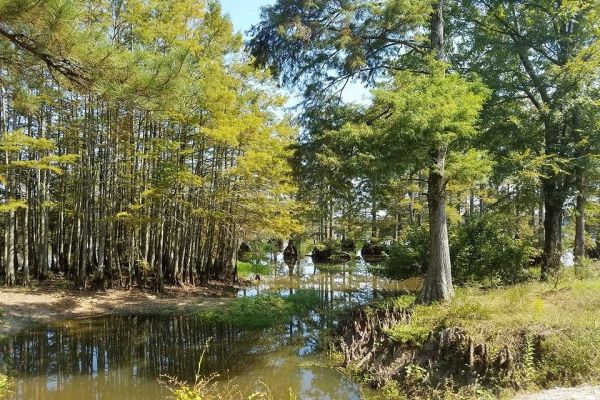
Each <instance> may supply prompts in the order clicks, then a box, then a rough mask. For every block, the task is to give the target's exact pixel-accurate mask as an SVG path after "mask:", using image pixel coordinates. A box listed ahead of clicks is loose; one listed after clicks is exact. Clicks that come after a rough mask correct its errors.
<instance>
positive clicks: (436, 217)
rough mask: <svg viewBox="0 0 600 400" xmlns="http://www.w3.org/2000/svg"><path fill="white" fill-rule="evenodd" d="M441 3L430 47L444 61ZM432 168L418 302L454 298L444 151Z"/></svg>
mask: <svg viewBox="0 0 600 400" xmlns="http://www.w3.org/2000/svg"><path fill="white" fill-rule="evenodd" d="M443 9H444V0H440V1H438V3H437V4H435V5H434V11H433V15H432V16H431V47H432V49H433V51H434V55H435V57H436V58H437V59H438V60H444V59H445V58H446V57H445V53H444V12H443ZM431 156H432V161H433V165H432V166H431V167H430V168H429V178H428V181H427V184H428V185H427V202H428V206H429V264H428V268H427V276H426V277H425V283H424V284H423V289H422V290H421V293H420V294H419V302H421V303H425V304H428V303H432V302H435V301H449V300H450V299H451V298H452V296H453V295H454V287H453V286H452V271H451V265H450V244H449V242H448V227H447V225H446V181H445V178H444V171H445V167H446V149H445V148H437V149H435V150H433V151H432V153H431Z"/></svg>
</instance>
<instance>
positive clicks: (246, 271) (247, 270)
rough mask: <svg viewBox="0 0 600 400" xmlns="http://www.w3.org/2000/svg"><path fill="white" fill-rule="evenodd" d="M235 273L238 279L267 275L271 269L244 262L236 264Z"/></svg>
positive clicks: (266, 266) (262, 265)
mask: <svg viewBox="0 0 600 400" xmlns="http://www.w3.org/2000/svg"><path fill="white" fill-rule="evenodd" d="M237 273H238V276H239V277H247V276H250V275H256V274H259V275H268V274H270V273H271V267H270V266H268V265H265V264H256V263H249V262H245V261H238V262H237Z"/></svg>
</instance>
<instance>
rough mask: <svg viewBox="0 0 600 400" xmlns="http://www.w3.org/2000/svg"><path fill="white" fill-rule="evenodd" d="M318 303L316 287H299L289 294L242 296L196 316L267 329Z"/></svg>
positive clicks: (302, 312)
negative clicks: (217, 308) (222, 306)
mask: <svg viewBox="0 0 600 400" xmlns="http://www.w3.org/2000/svg"><path fill="white" fill-rule="evenodd" d="M319 303H320V298H319V293H318V292H317V291H316V290H298V291H296V292H295V293H293V294H290V295H288V296H281V295H279V294H264V295H259V296H254V297H241V298H237V299H234V300H233V301H231V302H230V303H229V304H228V305H227V306H226V307H225V308H224V309H220V310H219V311H216V310H206V311H202V312H200V313H199V314H198V317H199V318H202V319H204V320H206V321H207V322H212V323H223V324H229V325H234V326H237V327H240V328H246V329H266V328H271V327H273V326H276V325H280V324H283V323H285V322H287V321H289V319H290V318H291V317H293V316H304V315H307V314H308V313H309V312H310V311H311V310H314V309H315V308H316V307H317V306H318V305H319Z"/></svg>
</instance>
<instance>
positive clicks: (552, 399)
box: [514, 386, 600, 400]
mask: <svg viewBox="0 0 600 400" xmlns="http://www.w3.org/2000/svg"><path fill="white" fill-rule="evenodd" d="M599 399H600V387H593V386H581V387H577V388H569V389H563V388H556V389H551V390H545V391H543V392H540V393H533V394H522V395H520V396H517V397H515V399H514V400H599Z"/></svg>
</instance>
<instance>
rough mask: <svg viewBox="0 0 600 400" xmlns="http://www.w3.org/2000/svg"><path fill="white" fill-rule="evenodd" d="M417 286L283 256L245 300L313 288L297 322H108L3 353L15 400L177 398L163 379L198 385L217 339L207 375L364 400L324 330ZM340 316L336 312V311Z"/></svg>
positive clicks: (16, 339)
mask: <svg viewBox="0 0 600 400" xmlns="http://www.w3.org/2000/svg"><path fill="white" fill-rule="evenodd" d="M414 285H415V282H394V281H388V280H386V279H382V278H378V277H376V276H374V275H372V274H370V273H369V272H368V268H367V265H366V264H365V263H363V262H360V261H357V262H351V263H347V264H343V265H327V266H323V267H322V270H320V268H319V266H315V265H313V264H312V262H310V259H305V260H302V262H299V263H297V264H295V265H290V266H288V265H286V264H285V263H283V261H282V260H281V259H279V261H278V262H277V263H276V264H275V265H274V268H273V270H272V273H270V274H269V276H267V277H263V279H262V280H261V284H260V285H257V286H255V287H250V288H247V289H245V290H243V291H240V293H238V296H254V295H257V294H261V293H274V292H275V293H277V292H278V293H281V294H283V295H286V294H289V293H293V292H294V291H295V290H297V289H300V288H301V289H314V290H317V291H318V292H319V294H320V299H321V306H320V307H319V312H316V311H314V312H312V313H311V314H310V316H309V317H307V318H303V319H299V318H295V317H294V318H291V319H290V321H289V322H288V323H286V324H285V325H282V326H278V327H275V328H271V329H266V330H258V331H257V330H243V329H239V328H236V327H233V326H228V325H215V324H209V323H206V322H204V321H202V320H199V319H198V318H197V317H194V316H162V317H161V316H107V317H100V318H88V319H79V320H74V321H68V322H62V323H57V324H53V325H50V326H40V327H37V328H31V329H27V330H25V331H23V332H20V333H19V334H17V335H15V336H13V337H11V338H10V339H9V341H8V342H7V343H6V344H4V345H3V346H1V347H0V363H1V362H3V361H4V362H7V363H8V364H9V367H10V368H11V369H12V371H13V373H14V374H16V385H15V388H14V393H13V399H27V400H29V399H31V400H34V399H35V400H38V399H40V400H41V399H44V400H46V399H48V400H52V399H61V400H86V399H132V400H133V399H140V400H154V399H165V398H169V396H170V392H169V390H168V389H167V388H166V387H164V386H163V385H161V384H160V383H159V382H158V378H159V377H160V376H163V375H168V376H173V377H178V378H180V379H182V380H187V381H193V380H194V376H195V373H196V371H197V368H198V361H199V359H200V357H201V355H202V352H203V350H204V349H205V345H206V343H207V342H208V343H209V345H208V351H207V352H206V354H205V355H204V358H203V361H202V366H201V372H202V373H203V374H205V375H209V374H212V373H218V374H219V375H220V378H218V379H220V380H221V382H222V384H223V385H224V384H225V382H227V381H228V380H229V379H230V378H234V382H235V384H236V385H238V386H239V387H241V388H244V389H245V390H247V391H249V392H251V391H253V390H254V389H261V388H263V386H262V385H263V384H264V385H266V386H268V388H269V390H270V391H271V393H272V394H273V397H274V398H275V399H280V398H281V399H285V398H288V393H289V391H290V389H291V390H292V391H293V392H294V393H295V394H297V395H298V397H299V398H300V399H336V400H337V399H339V400H345V399H360V398H361V390H360V388H359V387H358V386H357V385H356V384H354V383H352V382H350V381H349V380H347V379H346V378H345V377H344V376H342V375H341V374H340V373H339V372H337V371H335V370H334V369H331V368H327V367H323V366H319V365H323V364H324V363H325V359H324V355H323V354H322V353H321V351H320V349H319V334H320V332H321V331H322V330H323V329H326V328H331V327H332V326H334V325H335V323H336V321H335V320H334V319H331V318H327V317H325V315H332V313H331V311H333V310H336V309H339V308H343V307H350V306H352V305H355V304H361V303H364V302H367V301H369V300H371V299H373V298H377V297H381V296H385V295H387V294H390V293H395V292H398V291H400V290H406V289H414ZM333 315H335V314H333Z"/></svg>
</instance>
